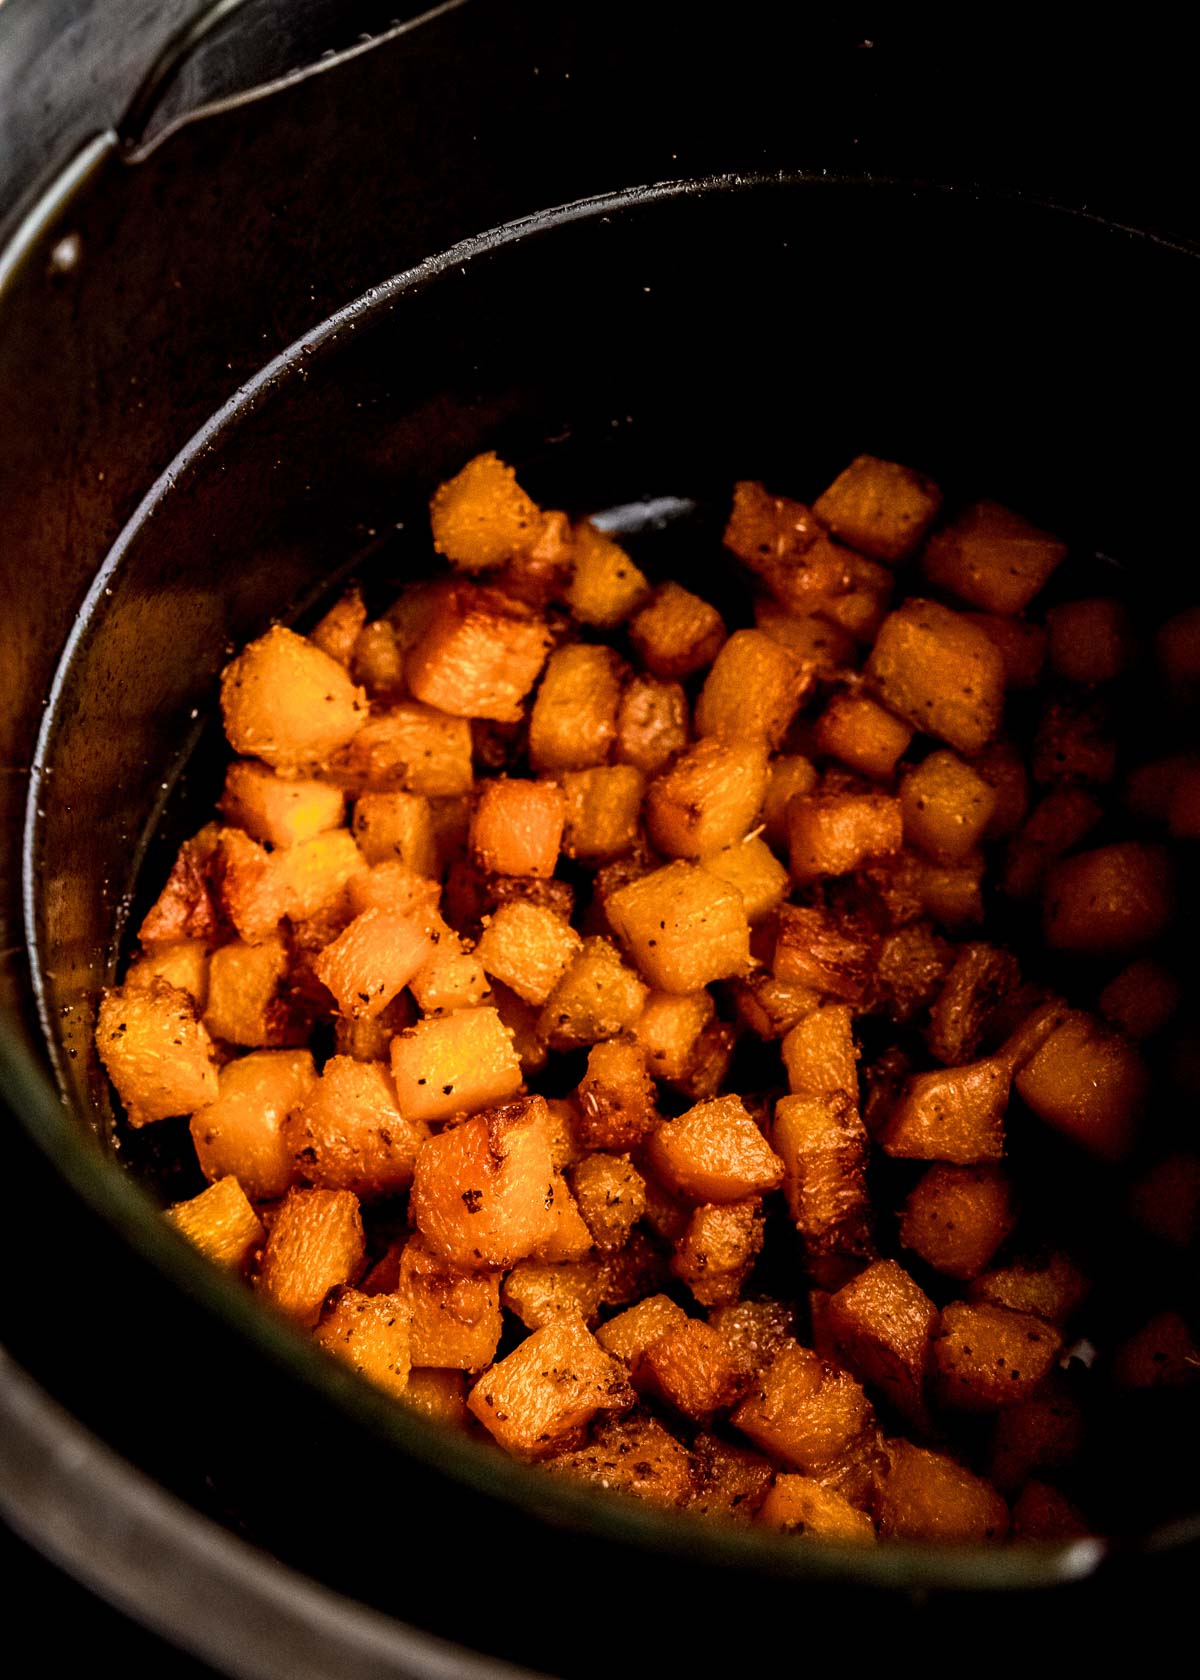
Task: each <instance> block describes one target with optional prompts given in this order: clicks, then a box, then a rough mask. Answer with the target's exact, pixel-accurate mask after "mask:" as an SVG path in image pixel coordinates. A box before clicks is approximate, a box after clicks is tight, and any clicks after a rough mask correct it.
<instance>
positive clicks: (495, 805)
mask: <svg viewBox="0 0 1200 1680" xmlns="http://www.w3.org/2000/svg"><path fill="white" fill-rule="evenodd" d="M565 822H566V800H565V799H564V797H563V791H562V789H561V788H560V787H559V786H558V784H557V783H556V782H528V781H519V780H515V779H512V780H510V779H509V778H508V777H501V778H500V779H499V780H496V781H491V782H487V783H485V785H484V787H483V791H482V792H481V794H480V796H479V803H478V805H476V807H475V810H474V813H473V815H472V817H471V851H472V853H473V855H474V857H475V860H476V862H477V863H478V864H479V867H480V868H481V869H485V870H490V871H493V872H494V873H495V874H497V875H534V876H548V875H553V873H554V866H555V864H556V863H557V862H558V854H559V851H560V849H561V847H562V836H563V826H564V824H565Z"/></svg>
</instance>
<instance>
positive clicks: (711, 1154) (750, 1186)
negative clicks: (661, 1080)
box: [646, 1096, 784, 1202]
mask: <svg viewBox="0 0 1200 1680" xmlns="http://www.w3.org/2000/svg"><path fill="white" fill-rule="evenodd" d="M646 1156H647V1160H648V1161H649V1163H650V1167H651V1170H652V1171H653V1172H654V1173H655V1175H656V1176H657V1177H658V1178H659V1179H661V1181H662V1182H663V1184H665V1185H666V1186H667V1188H668V1189H669V1190H673V1191H674V1192H675V1193H676V1194H677V1195H679V1196H683V1197H685V1198H686V1199H687V1200H689V1201H693V1202H740V1201H743V1200H745V1198H746V1197H747V1196H762V1195H765V1194H766V1193H767V1191H769V1190H777V1189H778V1188H779V1186H780V1185H781V1184H782V1182H783V1173H784V1165H783V1162H782V1161H781V1160H780V1159H779V1157H778V1156H777V1155H776V1154H775V1153H774V1151H773V1150H772V1149H771V1148H770V1147H769V1146H768V1144H767V1142H766V1140H765V1139H764V1137H763V1135H762V1133H761V1132H760V1131H759V1129H758V1127H757V1126H756V1125H755V1123H754V1121H753V1119H752V1118H751V1116H750V1115H749V1114H748V1113H747V1111H746V1108H745V1106H744V1105H743V1103H742V1100H741V1098H740V1097H736V1096H726V1097H716V1098H714V1099H713V1100H712V1101H711V1102H703V1103H698V1104H697V1105H696V1107H695V1108H689V1109H688V1111H687V1113H686V1114H681V1115H680V1116H679V1118H678V1119H677V1120H664V1121H663V1123H662V1125H661V1126H659V1127H658V1129H657V1130H656V1131H655V1132H653V1133H652V1134H651V1136H650V1140H649V1143H648V1144H647V1146H646Z"/></svg>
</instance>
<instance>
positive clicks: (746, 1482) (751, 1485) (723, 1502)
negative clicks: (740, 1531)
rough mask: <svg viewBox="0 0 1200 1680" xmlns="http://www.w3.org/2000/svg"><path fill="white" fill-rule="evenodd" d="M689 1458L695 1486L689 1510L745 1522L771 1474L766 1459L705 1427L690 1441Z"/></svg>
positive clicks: (765, 1491)
mask: <svg viewBox="0 0 1200 1680" xmlns="http://www.w3.org/2000/svg"><path fill="white" fill-rule="evenodd" d="M692 1459H693V1463H694V1466H695V1473H696V1481H697V1486H696V1492H695V1494H694V1495H693V1497H692V1499H691V1500H690V1501H689V1503H688V1511H689V1512H690V1513H691V1514H693V1515H695V1516H698V1517H717V1518H720V1519H721V1520H722V1521H726V1522H728V1521H729V1520H730V1519H732V1520H734V1521H737V1522H747V1521H749V1520H750V1518H752V1517H753V1516H755V1515H756V1514H757V1512H758V1511H759V1509H760V1508H761V1506H762V1503H763V1500H764V1499H765V1498H766V1496H767V1494H768V1493H769V1491H770V1488H771V1482H772V1480H773V1478H774V1470H773V1469H772V1467H771V1463H770V1460H769V1459H765V1458H763V1456H762V1455H761V1453H756V1452H751V1450H750V1448H749V1447H739V1446H734V1444H733V1443H732V1442H731V1441H725V1440H722V1438H721V1437H720V1436H719V1435H712V1434H709V1433H708V1432H707V1431H705V1430H701V1431H700V1433H699V1434H698V1435H697V1436H696V1437H695V1439H694V1440H693V1442H692Z"/></svg>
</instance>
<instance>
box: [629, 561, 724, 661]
mask: <svg viewBox="0 0 1200 1680" xmlns="http://www.w3.org/2000/svg"><path fill="white" fill-rule="evenodd" d="M629 640H630V642H631V643H632V644H633V649H634V652H635V653H636V654H637V656H638V658H639V659H640V660H641V662H642V664H643V665H644V666H645V667H646V669H647V671H649V672H650V674H651V676H654V677H661V678H662V680H663V681H664V682H679V681H681V680H682V679H683V678H685V677H690V676H693V675H694V674H695V673H696V672H697V671H701V670H703V669H704V667H705V666H706V665H711V663H712V661H713V660H714V659H715V658H716V656H717V654H718V653H719V651H720V648H721V644H722V643H723V642H724V640H725V625H724V623H723V622H722V619H721V615H720V613H719V612H718V611H717V609H716V608H715V607H711V606H709V604H708V602H707V601H702V600H701V599H700V597H699V596H698V595H693V594H692V593H691V591H690V590H687V589H684V588H683V587H682V585H680V584H678V583H664V584H661V585H660V586H659V588H658V589H656V590H655V591H654V594H653V595H652V597H651V598H650V600H649V601H648V602H647V603H646V605H645V606H644V607H642V608H641V609H640V610H639V611H638V612H636V613H635V614H634V615H633V617H632V618H631V619H630V621H629Z"/></svg>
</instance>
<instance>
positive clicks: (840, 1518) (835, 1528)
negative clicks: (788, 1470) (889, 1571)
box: [758, 1476, 875, 1545]
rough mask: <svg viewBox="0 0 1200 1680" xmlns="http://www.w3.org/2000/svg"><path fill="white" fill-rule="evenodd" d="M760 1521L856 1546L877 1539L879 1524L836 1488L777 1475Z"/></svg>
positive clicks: (787, 1531) (805, 1478) (807, 1478)
mask: <svg viewBox="0 0 1200 1680" xmlns="http://www.w3.org/2000/svg"><path fill="white" fill-rule="evenodd" d="M758 1520H759V1522H760V1523H762V1524H763V1525H764V1526H765V1527H767V1528H777V1529H778V1530H779V1531H780V1533H781V1534H792V1535H806V1536H808V1537H809V1538H810V1539H813V1540H835V1541H836V1540H844V1541H849V1542H851V1543H852V1544H855V1545H862V1544H864V1543H868V1544H869V1543H871V1542H872V1541H874V1539H875V1525H874V1523H873V1522H872V1521H871V1519H870V1517H869V1516H868V1515H867V1513H866V1512H865V1511H859V1510H856V1509H855V1507H854V1506H853V1505H851V1503H850V1501H849V1500H848V1499H847V1498H846V1497H845V1495H844V1494H841V1493H839V1492H838V1491H837V1489H836V1488H831V1487H822V1485H821V1483H820V1482H817V1481H814V1480H813V1479H812V1477H811V1476H776V1478H775V1483H774V1486H773V1487H772V1488H771V1491H770V1493H769V1494H768V1495H767V1497H766V1499H765V1500H764V1501H763V1503H762V1505H761V1506H760V1507H759V1512H758Z"/></svg>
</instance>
